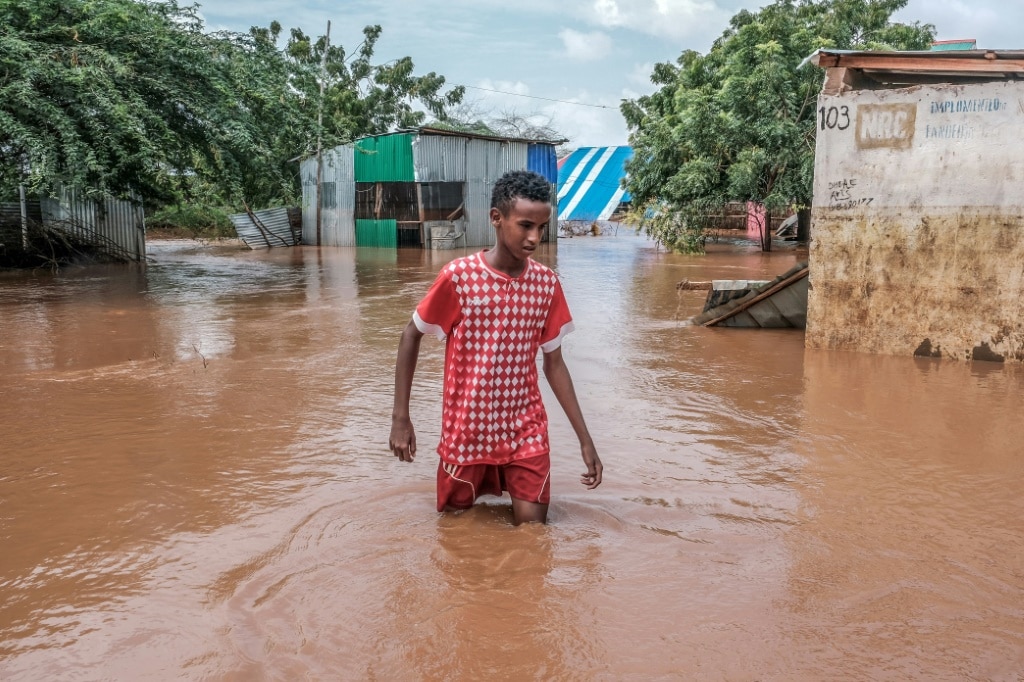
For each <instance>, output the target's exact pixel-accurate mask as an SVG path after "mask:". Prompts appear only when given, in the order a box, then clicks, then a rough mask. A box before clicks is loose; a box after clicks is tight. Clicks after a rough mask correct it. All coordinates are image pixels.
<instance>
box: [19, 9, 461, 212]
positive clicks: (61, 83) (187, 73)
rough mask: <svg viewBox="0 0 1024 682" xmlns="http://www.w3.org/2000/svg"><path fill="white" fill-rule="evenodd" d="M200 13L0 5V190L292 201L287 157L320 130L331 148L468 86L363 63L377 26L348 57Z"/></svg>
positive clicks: (305, 148)
mask: <svg viewBox="0 0 1024 682" xmlns="http://www.w3.org/2000/svg"><path fill="white" fill-rule="evenodd" d="M197 9H198V6H187V7H182V6H180V5H179V4H178V3H177V1H176V0H168V1H166V2H142V1H139V0H0V191H3V192H4V193H6V194H10V193H11V191H12V190H13V189H14V188H16V187H17V185H18V184H26V185H28V186H29V188H30V189H31V190H32V191H34V192H52V191H53V190H54V189H55V188H56V187H57V186H59V185H61V184H64V185H71V186H75V187H77V188H79V189H80V190H82V191H85V192H88V193H94V194H113V195H123V194H127V193H129V192H134V193H136V194H140V195H142V196H143V197H145V198H146V199H147V200H148V201H149V202H150V203H151V204H153V203H155V204H157V205H159V204H163V203H181V202H188V203H205V204H209V205H216V206H229V207H233V208H238V207H240V206H241V204H242V203H243V201H244V202H247V203H248V204H250V205H251V206H253V207H257V208H258V207H262V206H266V205H270V204H274V203H277V204H280V203H284V202H291V201H294V200H295V198H296V197H297V196H298V194H299V192H300V191H301V188H300V186H299V182H298V164H297V163H295V162H294V159H295V157H298V156H301V155H307V154H311V153H313V152H315V150H316V143H317V140H318V139H321V140H322V141H323V144H324V146H328V147H329V146H333V145H336V144H339V143H342V142H347V141H350V140H352V139H354V138H356V137H359V136H361V135H366V134H374V133H382V132H387V131H388V130H392V129H394V128H401V127H411V126H416V125H420V124H421V123H422V122H423V121H424V120H425V119H426V117H427V116H428V115H431V116H434V117H437V118H440V119H443V118H444V117H445V112H446V109H447V107H450V106H452V105H453V104H456V103H458V102H459V101H460V100H461V98H462V95H463V90H462V88H451V89H449V90H447V91H444V86H445V79H444V77H442V76H439V75H437V74H435V73H428V74H426V75H423V76H417V75H415V74H414V73H413V62H412V60H411V59H410V58H409V57H403V58H401V59H397V60H394V61H391V62H388V63H386V64H374V63H372V59H373V51H374V46H375V44H376V41H377V39H378V38H379V36H380V34H381V28H380V27H379V26H370V27H367V28H366V29H365V30H364V40H363V42H362V43H361V44H360V45H359V46H358V47H357V49H356V50H355V51H354V53H353V54H351V55H347V53H346V51H345V49H344V48H343V47H342V46H339V45H332V46H330V47H329V48H328V46H327V41H326V39H325V38H323V37H321V38H320V39H318V40H311V39H310V38H308V37H307V36H306V35H305V34H303V33H302V32H301V31H300V30H298V29H294V30H292V31H291V33H290V34H289V38H288V39H287V41H286V45H285V46H284V47H283V48H282V47H280V46H279V43H280V39H281V37H282V36H281V26H280V24H278V23H276V22H275V23H273V24H271V25H270V26H269V27H267V28H258V27H254V28H253V29H251V30H250V31H249V32H248V33H231V32H220V33H214V34H207V33H205V32H204V27H203V23H202V20H201V19H200V18H199V16H198V14H197ZM325 51H326V59H323V60H322V57H324V52H325ZM321 83H323V86H324V96H323V97H322V98H321V94H320V92H321ZM321 106H322V111H323V125H322V126H320V125H319V123H318V121H319V116H318V114H319V113H320V111H321Z"/></svg>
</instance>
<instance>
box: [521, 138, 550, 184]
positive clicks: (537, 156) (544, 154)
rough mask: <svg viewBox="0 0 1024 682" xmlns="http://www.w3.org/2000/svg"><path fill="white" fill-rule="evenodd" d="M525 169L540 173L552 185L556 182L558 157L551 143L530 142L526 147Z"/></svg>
mask: <svg viewBox="0 0 1024 682" xmlns="http://www.w3.org/2000/svg"><path fill="white" fill-rule="evenodd" d="M526 170H532V171H533V172H534V173H540V174H541V175H543V176H544V178H545V179H546V180H547V181H548V182H550V183H551V184H552V185H557V184H558V157H557V156H556V155H555V146H554V145H553V144H531V145H529V147H527V149H526Z"/></svg>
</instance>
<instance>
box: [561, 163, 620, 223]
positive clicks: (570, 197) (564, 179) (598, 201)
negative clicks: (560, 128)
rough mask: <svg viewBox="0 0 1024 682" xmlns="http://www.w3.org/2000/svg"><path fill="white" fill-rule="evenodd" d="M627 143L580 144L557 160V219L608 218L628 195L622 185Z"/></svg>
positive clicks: (589, 219)
mask: <svg viewBox="0 0 1024 682" xmlns="http://www.w3.org/2000/svg"><path fill="white" fill-rule="evenodd" d="M631 158H633V150H632V148H630V147H580V148H579V149H577V150H576V151H574V152H573V153H572V154H570V155H569V156H568V157H567V158H566V159H564V160H563V162H562V163H561V167H560V168H559V178H558V206H559V212H558V219H559V220H585V221H591V220H608V218H610V217H611V215H612V213H614V212H615V209H616V207H618V205H619V204H620V203H621V202H624V201H629V200H630V196H629V193H627V192H626V191H625V190H624V189H622V182H621V181H622V179H623V178H624V177H626V171H625V165H626V162H627V161H628V160H629V159H631Z"/></svg>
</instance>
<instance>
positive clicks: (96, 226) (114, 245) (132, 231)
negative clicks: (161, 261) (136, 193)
mask: <svg viewBox="0 0 1024 682" xmlns="http://www.w3.org/2000/svg"><path fill="white" fill-rule="evenodd" d="M40 205H41V208H42V217H43V224H44V225H45V226H46V227H48V228H51V229H57V230H60V231H62V232H65V233H66V234H68V235H70V236H73V237H75V238H76V239H80V240H82V241H84V242H86V243H89V244H93V245H94V246H96V247H97V248H99V249H100V250H101V251H104V252H105V253H107V255H109V256H111V257H113V258H117V259H121V260H132V261H141V260H143V259H145V257H146V236H145V234H146V226H145V221H144V218H143V210H142V206H141V205H140V204H138V203H135V202H131V201H124V200H121V199H111V198H107V199H101V200H92V199H85V198H80V197H79V194H78V192H76V191H75V190H73V189H67V188H64V189H61V191H60V197H59V198H56V199H54V198H50V197H44V198H43V199H41V200H40Z"/></svg>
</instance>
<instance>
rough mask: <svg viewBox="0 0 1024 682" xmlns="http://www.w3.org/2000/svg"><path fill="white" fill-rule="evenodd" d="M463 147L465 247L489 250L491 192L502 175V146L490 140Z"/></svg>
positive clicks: (492, 233) (491, 241)
mask: <svg viewBox="0 0 1024 682" xmlns="http://www.w3.org/2000/svg"><path fill="white" fill-rule="evenodd" d="M467 142H468V144H467V145H466V174H467V177H468V178H469V179H468V181H467V182H466V246H467V247H479V246H490V245H491V244H493V243H494V228H493V227H491V221H490V217H489V215H490V211H491V190H492V189H493V187H494V181H495V180H497V179H498V178H499V177H501V175H502V174H503V173H504V171H503V170H502V161H501V155H502V153H501V143H500V142H495V141H493V140H472V139H471V140H468V141H467Z"/></svg>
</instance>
